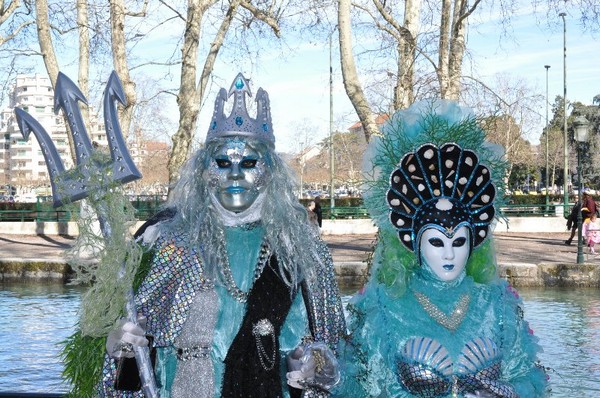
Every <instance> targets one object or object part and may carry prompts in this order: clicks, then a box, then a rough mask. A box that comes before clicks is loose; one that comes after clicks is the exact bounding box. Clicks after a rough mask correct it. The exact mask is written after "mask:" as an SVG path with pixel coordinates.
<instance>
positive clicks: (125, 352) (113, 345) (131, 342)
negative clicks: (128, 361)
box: [106, 316, 148, 358]
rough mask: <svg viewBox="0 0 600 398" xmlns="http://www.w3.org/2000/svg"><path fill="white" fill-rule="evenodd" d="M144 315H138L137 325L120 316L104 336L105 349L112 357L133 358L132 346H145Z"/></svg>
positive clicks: (146, 342) (146, 343)
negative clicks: (112, 328) (114, 326)
mask: <svg viewBox="0 0 600 398" xmlns="http://www.w3.org/2000/svg"><path fill="white" fill-rule="evenodd" d="M147 345H148V339H146V317H143V316H138V325H136V324H135V323H133V322H130V321H128V320H127V319H125V318H121V319H120V320H119V322H117V327H116V328H115V329H114V330H112V331H111V332H110V333H109V334H108V336H107V338H106V351H107V352H108V355H110V356H111V357H113V358H122V357H125V358H133V357H134V356H135V354H134V352H133V348H134V347H146V346H147Z"/></svg>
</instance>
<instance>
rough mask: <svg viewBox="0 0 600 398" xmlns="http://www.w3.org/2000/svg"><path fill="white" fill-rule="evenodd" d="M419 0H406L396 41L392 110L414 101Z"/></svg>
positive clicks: (404, 106) (407, 105)
mask: <svg viewBox="0 0 600 398" xmlns="http://www.w3.org/2000/svg"><path fill="white" fill-rule="evenodd" d="M420 11H421V0H406V2H405V3H404V25H403V29H401V31H400V37H399V39H400V40H399V41H398V71H397V74H398V84H397V85H396V87H395V89H394V110H397V109H405V108H408V107H409V106H410V105H411V104H412V103H413V102H415V95H414V75H415V69H414V63H415V59H416V54H417V41H416V37H417V34H418V32H419V18H420Z"/></svg>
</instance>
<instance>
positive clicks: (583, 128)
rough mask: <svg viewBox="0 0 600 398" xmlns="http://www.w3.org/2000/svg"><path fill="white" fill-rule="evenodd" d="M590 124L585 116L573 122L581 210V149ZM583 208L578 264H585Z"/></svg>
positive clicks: (578, 195) (578, 222)
mask: <svg viewBox="0 0 600 398" xmlns="http://www.w3.org/2000/svg"><path fill="white" fill-rule="evenodd" d="M589 126H590V122H588V120H587V119H586V118H585V116H577V117H576V118H575V120H573V128H574V129H575V133H574V134H573V135H574V138H575V141H577V185H578V190H577V191H578V192H577V199H578V200H579V203H580V204H581V208H583V207H584V206H583V203H582V198H581V191H582V190H583V184H582V183H581V181H582V175H583V173H582V172H581V147H582V146H583V144H584V143H586V142H587V140H588V132H589ZM581 208H580V210H579V212H578V213H577V231H578V232H577V264H581V263H583V239H582V236H581V222H582V219H581Z"/></svg>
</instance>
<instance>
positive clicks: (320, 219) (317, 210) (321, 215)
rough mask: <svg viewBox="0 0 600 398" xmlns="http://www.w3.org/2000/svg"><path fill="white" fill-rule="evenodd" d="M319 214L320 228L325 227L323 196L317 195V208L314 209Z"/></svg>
mask: <svg viewBox="0 0 600 398" xmlns="http://www.w3.org/2000/svg"><path fill="white" fill-rule="evenodd" d="M313 211H314V212H315V214H316V215H317V222H318V223H319V228H323V209H322V208H321V197H320V196H317V197H315V209H314V210H313Z"/></svg>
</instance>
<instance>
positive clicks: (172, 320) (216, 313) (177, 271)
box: [103, 225, 344, 397]
mask: <svg viewBox="0 0 600 398" xmlns="http://www.w3.org/2000/svg"><path fill="white" fill-rule="evenodd" d="M226 234H227V237H228V241H229V242H230V245H228V246H230V247H232V248H236V249H235V250H231V251H228V252H229V253H230V256H231V257H230V263H231V264H232V271H233V272H234V276H235V277H236V279H238V278H239V279H238V281H239V283H238V285H239V286H240V288H241V289H243V290H245V289H248V288H250V286H251V285H252V283H253V282H254V278H255V275H254V271H255V267H254V264H255V263H256V262H257V259H258V258H259V256H260V250H261V242H262V240H263V236H264V231H263V228H262V227H261V226H260V225H257V226H254V227H253V228H251V229H246V228H244V227H240V228H228V229H227V231H226ZM184 240H185V239H184V236H173V237H170V238H166V237H160V238H159V239H158V240H157V241H156V243H155V245H154V246H155V247H156V248H158V250H157V252H156V255H155V256H154V259H153V260H152V267H151V269H150V272H149V273H148V275H147V276H146V278H145V280H144V282H143V283H142V285H141V286H140V289H139V290H138V293H137V295H136V302H137V305H138V310H139V311H140V312H141V313H142V314H144V315H145V316H146V317H147V318H148V334H150V335H152V336H153V337H154V344H155V346H156V347H159V349H158V355H157V357H158V361H157V363H158V364H157V366H156V373H157V380H160V383H159V384H160V387H161V397H168V396H170V394H169V391H170V390H171V388H179V389H182V390H187V391H190V392H191V394H192V395H189V394H188V395H189V396H194V397H217V396H221V395H220V393H219V391H221V388H222V386H221V380H222V378H223V373H224V364H223V362H224V360H225V358H226V357H227V354H228V351H229V347H230V346H231V343H232V341H233V340H234V337H235V336H236V334H237V332H238V329H239V327H240V324H241V323H242V319H243V317H244V308H245V306H244V305H243V304H241V303H239V302H237V301H236V300H234V299H233V298H232V297H231V296H230V295H229V294H228V292H227V291H226V289H225V288H224V287H222V286H214V284H213V283H212V282H211V280H210V279H207V278H206V277H205V276H204V275H203V269H202V261H200V260H199V259H198V256H197V255H196V253H195V252H194V251H189V250H187V249H186V248H185V246H183V245H182V242H183V241H184ZM240 244H242V247H240ZM321 248H322V252H321V254H322V255H323V256H324V257H325V258H327V263H326V264H328V267H327V268H326V269H322V270H319V272H318V274H316V275H314V278H311V279H306V280H305V281H303V290H302V292H299V294H297V295H296V296H295V298H294V300H293V303H291V309H290V310H289V314H284V318H285V323H284V325H283V328H282V330H281V333H280V335H279V351H280V352H279V353H278V354H277V363H278V365H279V364H280V363H281V361H283V358H285V356H286V354H287V353H288V352H289V351H290V350H292V349H293V348H294V347H296V346H297V345H298V344H299V342H300V337H303V336H312V337H313V338H314V339H315V340H317V341H324V342H327V343H328V344H330V345H332V346H335V344H336V342H337V339H338V336H339V335H340V334H341V331H342V330H343V328H344V326H343V325H344V323H343V315H342V312H341V307H340V303H339V299H337V297H339V296H338V294H339V293H338V291H337V285H336V284H335V282H331V281H335V276H334V274H333V264H332V262H331V258H330V256H329V254H328V250H327V248H326V246H325V244H324V243H323V242H321ZM269 258H272V256H269ZM261 260H263V262H265V263H267V259H261ZM249 263H250V264H252V263H254V264H252V265H249ZM234 266H235V268H233V267H234ZM264 269H266V270H269V269H270V268H269V267H268V266H266V267H264ZM263 272H266V271H264V270H263ZM286 293H287V289H286ZM303 295H306V296H307V297H311V298H310V299H309V300H307V302H306V303H305V302H304V300H303ZM284 297H285V295H284ZM288 298H289V297H288ZM271 305H272V304H271ZM307 311H308V313H309V314H310V316H307ZM325 313H328V314H331V316H330V317H328V318H324V317H323V315H322V314H325ZM285 315H287V316H285ZM308 319H310V325H311V328H310V329H309V323H308ZM191 331H193V333H191ZM182 346H183V347H185V348H188V349H189V348H191V347H201V348H197V349H194V350H191V352H189V353H188V354H184V356H185V355H189V356H199V358H194V359H193V360H196V361H198V360H199V361H210V362H211V365H210V366H205V367H203V371H204V372H205V373H195V374H191V375H189V376H187V379H186V380H183V378H184V376H180V377H181V378H182V380H181V381H180V383H181V384H179V385H178V384H177V382H176V381H175V379H176V373H177V371H178V369H179V367H180V366H186V365H187V364H188V363H190V362H191V361H186V360H181V357H182V353H181V350H183V349H184V348H182ZM178 348H180V353H179V354H178V352H177V350H178ZM254 349H256V348H255V347H254ZM178 355H179V358H180V359H179V361H178ZM107 365H108V366H107V367H106V368H105V374H104V382H103V385H104V387H103V388H104V395H105V396H122V397H128V396H132V397H133V396H135V397H139V396H142V394H141V393H140V392H137V393H118V392H115V391H114V390H113V387H112V383H113V378H114V371H115V362H114V360H112V359H108V358H107ZM246 365H247V366H250V367H254V368H257V369H261V367H262V365H261V363H260V359H259V360H258V361H257V363H253V364H246ZM278 373H279V372H278ZM283 380H285V377H281V376H280V377H278V383H282V382H283ZM182 387H183V388H182ZM203 389H204V391H205V392H204V393H203V392H202V391H203ZM311 394H313V395H311ZM188 395H179V396H188ZM227 396H238V395H227ZM244 396H248V397H250V396H256V397H265V396H269V395H265V394H264V393H260V392H256V395H252V394H251V393H250V392H248V395H244ZM284 396H288V395H287V394H284ZM305 396H323V395H320V394H319V393H316V392H315V393H310V392H307V394H305Z"/></svg>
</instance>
